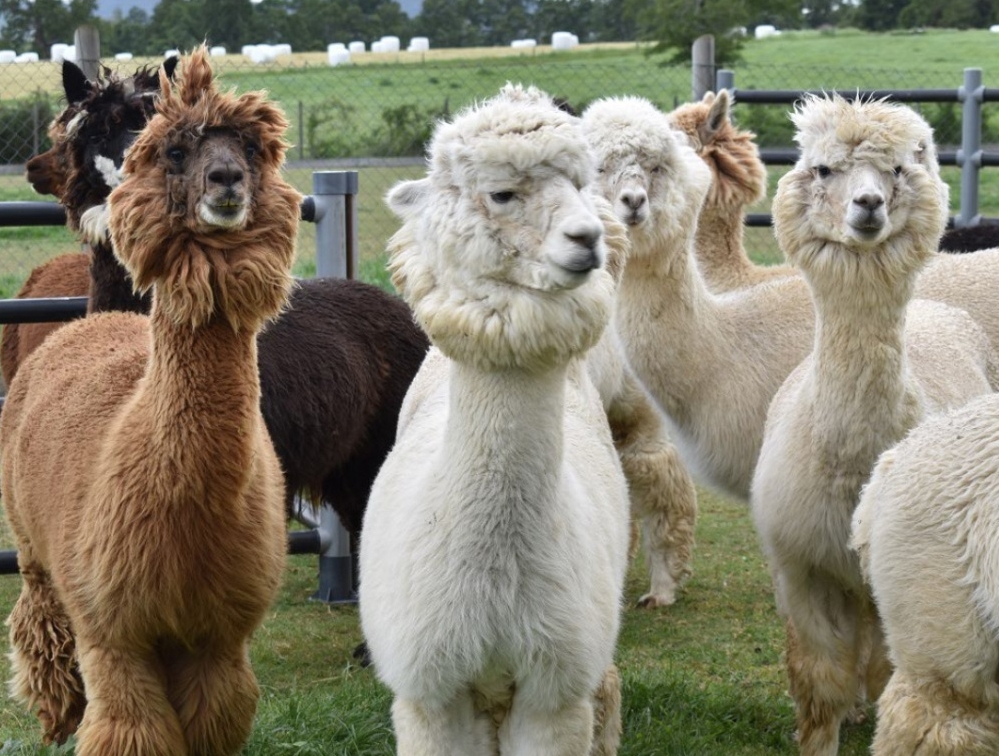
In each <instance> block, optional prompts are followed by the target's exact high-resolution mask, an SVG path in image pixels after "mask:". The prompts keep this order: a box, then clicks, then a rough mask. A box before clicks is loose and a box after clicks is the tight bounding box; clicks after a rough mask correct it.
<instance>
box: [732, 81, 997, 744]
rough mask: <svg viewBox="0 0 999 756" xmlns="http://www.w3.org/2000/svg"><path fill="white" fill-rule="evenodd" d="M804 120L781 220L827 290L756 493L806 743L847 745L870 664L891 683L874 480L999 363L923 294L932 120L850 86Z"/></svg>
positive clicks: (941, 201) (930, 238) (770, 432)
mask: <svg viewBox="0 0 999 756" xmlns="http://www.w3.org/2000/svg"><path fill="white" fill-rule="evenodd" d="M830 106H832V107H835V108H836V113H835V118H830V117H829V116H830ZM793 118H794V122H795V125H796V126H797V128H798V134H797V137H796V138H797V141H798V142H799V144H800V145H801V148H802V155H801V158H800V160H799V161H798V163H797V164H796V165H795V167H794V169H792V170H791V171H790V172H789V173H787V174H786V175H785V176H784V177H782V179H781V180H780V182H779V184H778V189H777V194H776V196H775V197H774V202H773V210H774V221H775V224H774V228H775V233H776V235H777V239H778V242H779V243H780V246H781V249H783V250H784V254H785V255H786V256H787V258H788V259H789V260H790V261H791V262H792V263H793V264H794V265H796V266H798V267H799V268H800V269H801V271H802V275H803V276H804V278H805V280H806V281H807V283H808V285H809V287H810V289H811V291H812V295H813V299H814V301H815V309H816V329H815V342H814V347H813V350H812V353H811V354H810V355H809V357H808V358H807V359H806V360H805V361H803V362H802V364H801V365H799V366H798V367H797V368H796V369H795V370H794V372H792V373H791V375H790V376H788V378H787V380H786V381H785V382H784V385H783V386H781V388H780V391H779V392H778V393H777V395H776V396H775V397H774V400H773V403H772V404H771V406H770V411H769V414H768V417H767V424H766V430H765V435H764V440H763V446H762V448H761V450H760V456H759V460H758V463H757V467H756V474H755V477H754V479H753V488H752V499H751V504H752V508H753V518H754V521H755V524H756V527H757V530H758V531H759V535H760V539H761V542H762V545H763V549H764V551H765V553H766V555H767V557H768V559H769V563H770V569H771V571H772V574H773V578H774V589H775V593H776V598H777V605H778V609H779V610H780V612H781V613H782V614H783V615H784V616H785V617H786V619H787V632H788V648H787V660H786V661H787V670H788V678H789V681H790V687H791V694H792V696H793V697H794V699H795V703H796V708H797V722H798V738H799V746H800V749H801V753H802V754H804V755H806V756H832V755H833V754H835V753H836V752H837V750H838V744H839V726H840V723H841V722H842V720H843V718H844V717H845V716H846V714H847V712H848V711H849V709H850V708H851V706H853V705H854V702H855V701H856V699H857V696H858V692H859V691H860V690H861V682H860V680H861V677H864V678H865V683H866V685H867V686H868V688H869V690H870V691H871V693H874V694H876V693H877V692H878V691H879V690H880V687H881V686H882V685H883V684H884V680H885V677H886V674H887V665H886V664H885V662H884V658H883V649H882V648H881V646H880V639H879V638H878V637H877V628H876V624H877V623H876V621H875V620H874V619H873V609H872V607H871V605H870V601H869V597H868V595H867V591H866V590H865V588H864V583H863V580H862V578H861V574H860V569H859V565H858V564H857V560H856V557H855V556H854V555H853V554H852V553H851V552H850V550H849V548H848V539H849V533H850V521H851V516H852V514H853V510H854V507H855V506H856V503H857V500H858V498H859V495H860V490H861V487H862V486H863V484H864V483H865V482H866V481H867V479H868V477H869V475H870V472H871V469H872V468H873V466H874V463H875V461H876V460H877V457H878V455H879V454H880V453H881V452H882V451H884V450H885V449H886V448H888V447H890V446H891V445H893V444H894V443H896V442H897V441H898V440H899V439H900V438H902V437H903V436H904V435H905V434H906V433H907V432H908V431H909V430H910V429H911V428H912V427H914V426H915V425H916V424H917V423H918V422H919V421H920V420H921V418H922V417H923V415H924V413H928V412H929V413H933V412H938V411H941V410H944V409H946V408H950V407H955V406H959V405H961V404H963V403H965V402H967V401H968V400H969V399H971V398H972V397H975V396H978V395H982V394H987V393H989V392H990V391H992V390H993V388H994V387H995V386H996V385H997V384H999V371H997V360H996V357H995V354H994V351H993V349H992V346H991V343H990V342H989V339H988V337H987V336H986V334H985V332H984V331H983V330H982V328H981V327H979V326H978V325H977V324H976V323H975V322H974V321H973V320H972V319H971V317H970V316H969V315H968V314H967V313H966V312H964V311H962V310H957V309H955V308H952V307H948V306H947V305H944V304H941V303H938V302H929V301H924V300H914V301H910V300H912V292H913V288H914V284H915V279H916V275H917V273H918V271H919V269H920V268H921V267H922V266H923V265H924V264H925V262H926V260H927V259H928V258H929V257H930V255H931V254H932V253H933V251H934V250H935V249H936V244H937V240H938V239H939V238H940V233H941V232H942V230H943V228H944V224H945V221H946V213H947V204H946V197H947V191H946V185H945V184H944V183H943V182H942V181H941V180H940V178H939V175H938V171H936V170H935V163H936V158H935V154H934V152H933V145H932V133H931V131H930V129H929V127H928V126H927V124H926V122H925V121H924V120H923V119H922V118H920V117H919V116H918V115H917V114H916V113H915V112H914V111H912V110H911V109H909V108H906V107H903V106H899V105H893V104H887V103H884V102H868V103H849V102H847V101H846V100H843V99H842V98H839V97H834V98H832V99H828V100H827V99H819V98H811V99H808V100H806V101H805V102H804V103H803V104H801V105H799V106H798V108H797V109H796V111H795V113H794V115H793ZM886 124H891V128H886ZM868 655H869V656H870V660H869V662H870V663H869V664H867V663H866V662H867V661H868V660H867V656H868ZM858 670H859V671H860V674H858Z"/></svg>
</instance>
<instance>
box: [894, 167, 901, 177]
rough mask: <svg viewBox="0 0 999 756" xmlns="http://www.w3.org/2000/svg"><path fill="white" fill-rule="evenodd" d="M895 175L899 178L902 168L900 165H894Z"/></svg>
mask: <svg viewBox="0 0 999 756" xmlns="http://www.w3.org/2000/svg"><path fill="white" fill-rule="evenodd" d="M895 175H896V176H901V175H902V166H900V165H896V166H895Z"/></svg>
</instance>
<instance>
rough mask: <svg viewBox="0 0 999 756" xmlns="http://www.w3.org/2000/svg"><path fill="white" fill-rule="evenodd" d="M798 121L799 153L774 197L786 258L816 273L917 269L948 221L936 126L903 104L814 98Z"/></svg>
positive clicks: (801, 110)
mask: <svg viewBox="0 0 999 756" xmlns="http://www.w3.org/2000/svg"><path fill="white" fill-rule="evenodd" d="M792 118H793V120H794V123H795V126H797V129H798V132H797V134H796V136H795V139H796V141H797V142H798V144H799V145H800V146H801V157H800V158H799V160H798V162H797V164H796V165H795V166H794V168H792V169H791V170H790V171H789V172H788V173H786V174H785V175H784V176H783V177H782V178H781V180H780V182H779V183H778V187H777V193H776V195H775V197H774V201H773V213H774V232H775V234H776V236H777V240H778V242H779V243H780V246H781V248H782V249H783V250H784V254H785V255H786V256H787V257H788V259H789V260H790V261H791V262H792V263H794V264H796V265H798V266H799V267H800V268H801V269H802V271H803V272H804V273H805V274H806V275H807V276H808V277H809V278H810V279H813V278H814V276H811V275H809V273H810V271H812V270H821V269H823V268H826V267H828V266H838V268H839V272H840V273H841V274H845V275H849V271H850V270H855V271H857V272H859V271H861V270H865V269H868V267H869V266H873V267H874V268H875V269H877V270H878V271H879V275H878V277H879V278H882V277H884V276H890V277H891V278H892V279H895V278H898V277H899V276H909V277H911V276H912V275H914V274H915V272H916V271H917V270H918V269H919V268H920V267H921V266H922V264H923V263H924V262H925V261H926V260H927V259H928V257H929V255H930V254H931V253H932V252H933V251H935V250H936V248H937V243H938V240H939V239H940V235H941V234H942V233H943V230H944V227H945V226H946V222H947V212H948V207H947V197H948V190H947V185H946V184H945V183H944V182H943V181H942V180H941V178H940V167H939V165H938V163H937V156H936V148H935V147H934V144H933V132H932V129H931V128H930V126H929V125H928V124H927V123H926V121H924V120H923V118H922V117H921V116H919V115H918V114H917V113H916V112H915V111H913V110H912V109H911V108H908V107H906V106H904V105H898V104H894V103H889V102H885V101H883V100H878V101H868V102H860V101H854V102H851V101H848V100H846V99H844V98H842V97H840V96H838V95H834V96H832V97H819V96H811V97H808V98H806V99H805V100H804V101H802V102H801V103H799V104H798V106H797V107H796V108H795V111H794V114H793V116H792ZM864 275H866V276H868V277H870V273H867V274H864Z"/></svg>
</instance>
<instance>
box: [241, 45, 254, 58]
mask: <svg viewBox="0 0 999 756" xmlns="http://www.w3.org/2000/svg"><path fill="white" fill-rule="evenodd" d="M256 49H257V46H256V45H243V46H242V47H241V48H239V53H240V55H245V56H246V57H247V58H249V57H250V53H251V52H253V51H254V50H256Z"/></svg>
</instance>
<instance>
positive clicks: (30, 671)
mask: <svg viewBox="0 0 999 756" xmlns="http://www.w3.org/2000/svg"><path fill="white" fill-rule="evenodd" d="M163 84H164V87H165V88H166V87H167V86H168V83H167V81H166V79H165V77H164V79H163ZM205 127H207V128H205ZM286 128H287V120H286V119H285V117H284V115H283V114H282V113H281V111H280V110H279V109H278V108H277V107H276V106H274V105H273V104H271V103H269V102H267V100H266V99H265V97H264V96H263V94H261V93H247V94H244V95H242V96H240V97H238V98H237V97H235V96H233V95H227V94H222V93H219V92H218V91H217V90H216V88H215V85H214V82H213V78H212V72H211V66H210V63H209V58H208V54H207V51H206V50H205V49H204V48H199V49H198V50H197V51H195V52H194V53H193V54H192V55H191V57H190V59H188V60H187V61H186V62H185V65H184V70H183V72H182V74H181V77H180V83H179V86H178V88H177V90H176V91H170V92H169V93H167V94H165V95H164V97H163V99H162V100H160V101H159V103H158V105H157V115H156V116H155V117H154V118H153V119H152V121H151V122H150V124H149V126H148V128H147V129H145V130H144V131H143V133H142V134H141V135H140V136H139V138H138V140H137V141H136V142H135V145H134V148H133V149H132V150H131V151H130V152H129V154H128V158H127V160H126V162H125V171H126V174H128V176H129V177H128V178H127V180H126V182H125V183H123V184H122V185H121V186H119V187H117V188H116V190H115V191H114V192H112V194H111V196H110V198H109V207H110V228H111V234H112V237H113V239H114V243H115V248H116V250H117V252H118V254H119V255H120V257H121V259H122V260H123V262H124V263H125V264H126V265H127V266H128V268H129V272H130V273H131V275H132V276H133V279H134V280H135V281H136V284H137V285H138V286H140V287H143V288H152V290H153V299H154V304H153V311H152V315H151V317H150V318H145V317H143V316H139V315H135V314H130V313H103V314H96V315H93V316H91V317H88V318H85V319H83V320H80V321H77V322H75V323H72V324H70V325H67V326H65V327H64V328H62V329H60V330H59V331H57V332H56V333H54V334H52V335H51V336H50V337H49V338H48V339H46V341H45V343H44V344H42V346H41V347H39V348H38V349H37V350H36V351H35V352H34V353H33V354H32V355H31V356H30V357H29V358H28V360H27V361H26V362H25V363H24V364H23V365H22V366H21V370H20V371H19V373H18V375H17V377H16V378H15V380H14V382H13V385H12V386H11V390H10V394H9V395H8V398H7V403H6V405H5V407H4V412H3V414H2V417H0V452H2V459H3V463H2V464H3V467H2V492H3V500H4V505H5V508H6V514H7V517H8V519H9V521H10V524H11V527H12V529H13V531H14V533H15V536H16V539H17V545H18V548H19V556H18V559H19V564H20V567H21V571H22V575H23V576H24V582H23V587H22V593H21V596H20V597H19V599H18V601H17V603H16V605H15V607H14V609H13V611H12V612H11V616H10V619H9V621H8V623H9V625H10V637H11V644H12V647H13V654H12V659H13V674H14V677H13V682H12V687H13V689H14V691H15V693H16V694H17V696H18V697H19V698H20V699H22V700H23V701H24V702H25V703H26V704H27V705H28V706H29V707H31V708H32V709H35V710H36V712H37V714H38V716H39V719H40V721H41V723H42V727H43V736H44V738H45V740H57V741H61V740H63V739H65V738H66V737H67V736H68V735H69V734H70V733H72V732H73V731H74V730H75V729H76V728H77V725H79V730H78V732H77V741H76V753H77V754H78V756H122V755H124V754H137V753H142V754H182V753H198V754H206V755H209V756H222V755H223V754H234V753H236V752H237V751H238V750H239V748H240V747H241V746H242V744H243V742H244V741H245V739H246V738H247V736H248V734H249V731H250V727H251V723H252V719H253V714H254V711H255V708H256V701H257V697H258V688H257V684H256V680H255V678H254V675H253V672H252V670H251V669H250V665H249V660H248V653H247V652H248V640H249V636H250V634H251V633H252V631H253V630H254V628H256V627H257V625H258V624H259V623H260V622H261V621H262V619H263V617H264V614H265V612H266V611H267V608H268V606H269V605H270V602H271V601H272V599H273V597H274V595H275V594H276V592H277V588H278V584H279V581H280V577H281V571H282V568H283V564H284V550H285V537H284V524H283V516H282V511H283V507H282V503H283V497H284V491H283V487H282V481H281V470H280V467H279V464H278V460H277V457H276V455H275V454H274V450H273V448H272V446H271V444H270V440H269V439H268V437H267V432H266V429H265V427H264V423H263V420H262V418H261V415H260V408H259V403H260V392H259V384H258V379H257V367H256V333H257V331H258V330H259V328H260V327H261V325H262V323H263V322H264V321H265V320H266V319H268V318H271V317H273V316H274V315H276V314H277V312H278V310H279V309H280V308H281V307H282V306H283V304H284V302H285V299H286V296H287V292H288V288H289V286H290V284H291V277H290V272H289V271H290V266H291V263H292V259H293V255H294V247H293V240H294V239H295V234H296V229H297V225H298V217H299V209H298V207H299V202H300V196H299V195H298V193H297V192H296V191H295V190H294V189H292V188H291V187H290V186H288V185H287V184H286V183H285V182H284V181H283V179H282V178H281V176H280V166H281V164H282V161H283V157H284V152H285V149H286V144H285V142H284V141H283V139H282V134H283V133H284V131H285V129H286ZM226 164H228V165H233V166H238V167H239V170H238V171H236V172H238V173H241V174H242V175H241V177H240V178H238V179H237V178H236V172H229V173H228V178H227V179H225V180H223V181H221V183H220V182H219V178H224V177H222V176H221V175H220V173H219V171H221V173H225V172H226V171H225V169H224V168H220V166H224V165H226ZM212 175H215V176H216V178H215V179H211V178H209V177H210V176H212ZM199 208H200V212H199ZM220 538H221V539H224V541H225V543H226V547H225V549H219V548H218V543H219V539H220ZM77 663H78V665H79V666H78V669H77V666H76V665H77ZM81 679H82V683H83V685H82V686H81V684H80V683H81ZM84 691H85V698H84ZM81 714H82V720H81Z"/></svg>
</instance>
